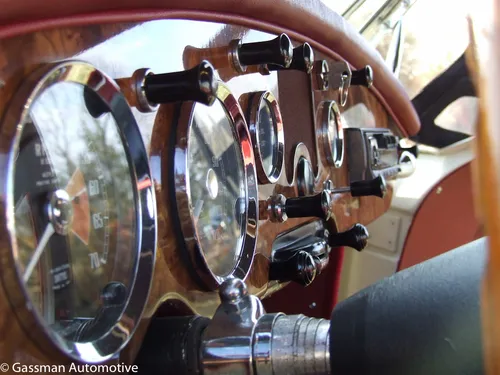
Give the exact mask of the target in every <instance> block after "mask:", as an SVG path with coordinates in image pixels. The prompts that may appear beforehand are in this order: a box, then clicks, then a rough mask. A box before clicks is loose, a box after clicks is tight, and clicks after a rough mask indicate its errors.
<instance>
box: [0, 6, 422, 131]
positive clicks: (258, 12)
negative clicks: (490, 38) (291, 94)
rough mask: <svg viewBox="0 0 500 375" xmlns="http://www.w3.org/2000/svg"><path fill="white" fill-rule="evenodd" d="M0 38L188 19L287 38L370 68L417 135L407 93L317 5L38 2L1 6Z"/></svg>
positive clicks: (399, 118)
mask: <svg viewBox="0 0 500 375" xmlns="http://www.w3.org/2000/svg"><path fill="white" fill-rule="evenodd" d="M0 5H1V8H2V12H0V38H5V37H9V36H13V35H18V34H22V33H26V32H31V31H36V30H40V29H45V28H51V27H60V26H71V25H85V24H99V23H106V22H108V23H109V22H140V21H145V20H151V19H159V18H189V19H200V20H207V21H219V22H226V23H235V24H240V25H243V26H247V27H253V28H256V29H261V30H263V31H268V32H271V33H278V32H286V33H288V34H289V35H290V36H291V37H292V38H294V39H297V40H304V41H308V42H309V43H311V44H312V45H313V47H314V48H316V49H317V50H320V51H322V52H323V53H325V54H327V55H329V56H331V57H336V58H338V57H341V58H344V59H345V60H346V61H348V62H349V63H350V64H351V65H352V66H353V67H354V68H360V67H362V66H364V65H366V64H370V65H371V66H372V67H373V69H374V71H375V80H374V90H373V91H374V93H375V94H376V95H377V96H378V97H379V99H380V100H381V101H382V102H383V103H384V105H385V107H386V108H387V110H388V112H389V113H390V114H391V115H392V116H393V117H394V119H395V121H396V123H397V124H398V125H399V127H400V128H401V131H402V133H403V134H404V135H413V134H416V133H417V132H418V130H419V129H420V122H419V119H418V116H417V114H416V112H415V109H414V108H413V106H412V104H411V102H410V100H409V98H408V96H407V94H406V92H405V90H404V89H403V87H402V86H401V84H400V83H399V82H398V80H397V79H396V78H395V76H394V75H393V74H392V72H391V71H390V70H389V69H388V68H387V66H386V65H385V63H384V61H383V59H382V58H381V56H380V55H379V54H378V53H377V52H376V51H375V50H374V49H373V48H372V47H371V46H370V45H369V44H368V43H367V42H366V41H365V40H364V39H363V38H362V37H361V36H360V35H359V34H358V33H357V32H356V31H355V30H354V28H352V27H351V26H350V25H349V24H347V22H345V21H344V19H343V18H342V17H340V16H339V15H338V14H336V13H335V12H333V11H331V10H330V9H329V8H327V7H326V6H325V5H323V4H322V3H321V2H320V1H319V0H293V1H287V0H272V1H269V0H183V1H178V0H107V1H101V0H86V1H81V0H65V1H60V0H45V1H43V2H42V3H41V2H40V1H39V0H23V1H10V0H2V1H1V4H0Z"/></svg>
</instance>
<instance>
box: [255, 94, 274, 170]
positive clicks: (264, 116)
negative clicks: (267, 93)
mask: <svg viewBox="0 0 500 375" xmlns="http://www.w3.org/2000/svg"><path fill="white" fill-rule="evenodd" d="M257 127H258V132H259V135H258V147H259V151H260V157H261V159H262V168H263V169H264V172H265V173H266V175H268V176H269V175H271V174H272V172H273V170H274V168H275V166H276V165H277V164H278V162H277V158H278V155H277V142H278V131H277V129H276V119H275V118H274V114H273V111H272V109H271V104H270V103H269V102H268V101H267V100H262V101H261V102H260V106H259V114H258V123H257Z"/></svg>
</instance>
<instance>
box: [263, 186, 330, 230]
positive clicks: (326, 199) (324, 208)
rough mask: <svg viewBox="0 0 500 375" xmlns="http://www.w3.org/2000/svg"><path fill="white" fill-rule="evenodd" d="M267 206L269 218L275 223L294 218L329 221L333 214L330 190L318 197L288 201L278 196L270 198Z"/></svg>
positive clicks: (282, 196)
mask: <svg viewBox="0 0 500 375" xmlns="http://www.w3.org/2000/svg"><path fill="white" fill-rule="evenodd" d="M266 205H267V211H268V217H269V219H270V220H271V221H273V222H284V221H286V220H287V219H288V218H293V217H318V218H320V219H323V220H328V219H329V218H330V216H331V214H332V211H331V198H330V193H329V191H328V190H323V191H322V192H321V193H318V194H316V195H311V196H306V197H297V198H288V199H287V198H286V197H285V196H284V195H282V194H278V195H274V196H272V197H270V198H269V199H268V200H267V202H266Z"/></svg>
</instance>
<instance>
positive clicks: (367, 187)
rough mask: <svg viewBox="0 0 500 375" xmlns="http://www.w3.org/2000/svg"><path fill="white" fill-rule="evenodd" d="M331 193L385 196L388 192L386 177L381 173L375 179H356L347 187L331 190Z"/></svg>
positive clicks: (354, 195) (355, 195) (356, 195)
mask: <svg viewBox="0 0 500 375" xmlns="http://www.w3.org/2000/svg"><path fill="white" fill-rule="evenodd" d="M329 192H330V194H342V193H351V195H352V196H353V197H365V196H369V195H373V196H375V197H379V198H383V197H384V196H385V193H386V192H387V185H386V183H385V178H384V177H383V176H382V175H380V176H378V177H376V178H374V179H373V180H365V181H355V182H351V184H350V185H349V186H347V187H340V188H336V189H333V190H330V191H329Z"/></svg>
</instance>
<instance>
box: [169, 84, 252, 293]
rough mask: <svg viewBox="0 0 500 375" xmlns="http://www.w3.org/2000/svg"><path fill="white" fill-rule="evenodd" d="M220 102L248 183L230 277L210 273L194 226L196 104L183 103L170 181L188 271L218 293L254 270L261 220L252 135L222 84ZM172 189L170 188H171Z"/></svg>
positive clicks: (177, 128)
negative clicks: (192, 161)
mask: <svg viewBox="0 0 500 375" xmlns="http://www.w3.org/2000/svg"><path fill="white" fill-rule="evenodd" d="M216 97H217V98H216V100H218V101H219V102H220V103H221V104H222V106H223V108H224V110H225V112H226V115H227V116H228V119H230V121H231V123H232V126H233V127H234V129H233V130H234V134H235V135H236V136H237V138H238V142H239V148H240V151H241V157H242V160H243V166H244V173H245V174H244V178H245V182H246V195H247V199H246V207H247V210H246V228H245V230H244V233H243V241H242V242H241V244H242V245H241V246H242V248H241V251H240V253H239V254H240V256H239V258H238V259H237V261H236V264H235V265H234V267H233V270H232V271H231V272H230V273H229V274H228V275H227V276H219V275H216V274H214V273H213V272H212V270H211V269H210V267H209V265H208V263H207V260H206V258H205V255H204V254H203V250H202V249H200V247H199V245H198V240H197V234H196V229H195V226H194V217H193V210H192V209H191V206H192V202H191V200H190V197H191V192H190V189H189V165H188V145H189V133H190V132H189V130H190V127H191V125H192V123H193V115H194V110H195V107H196V106H197V105H204V104H200V103H195V102H185V103H182V106H181V109H180V114H179V116H178V119H177V124H176V126H174V132H175V146H174V147H173V155H172V157H171V158H170V160H173V166H172V167H173V170H172V173H171V175H172V176H175V178H173V179H172V180H171V181H172V182H171V184H172V185H173V189H172V190H173V191H174V192H175V198H174V197H172V200H173V201H174V211H175V212H176V213H175V216H176V220H177V224H178V241H179V242H180V245H181V248H182V254H184V255H187V263H188V267H189V268H190V269H191V270H192V271H194V274H193V276H195V278H196V279H198V282H199V284H200V287H201V288H202V289H205V290H215V289H218V288H219V286H220V285H221V284H222V283H223V282H224V281H225V280H227V279H230V278H239V279H242V280H244V279H245V278H246V277H247V275H248V273H249V271H250V268H251V266H252V262H253V257H254V254H255V247H256V242H257V227H258V220H259V209H258V207H259V204H258V202H259V201H258V191H257V172H256V168H255V158H254V153H253V149H252V142H251V139H250V133H249V132H248V128H247V124H246V121H245V117H244V115H243V112H242V110H241V107H240V105H239V104H238V101H237V100H236V99H235V98H234V96H233V95H232V94H231V91H230V90H229V88H228V87H227V86H226V85H225V84H224V83H222V82H219V84H218V89H217V93H216ZM172 185H171V186H172Z"/></svg>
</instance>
